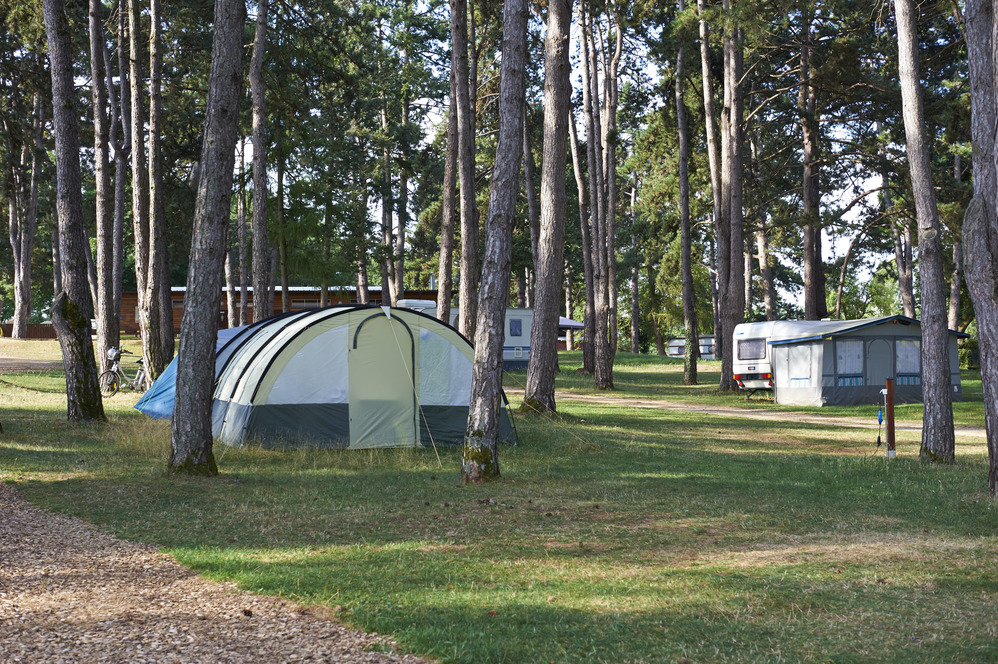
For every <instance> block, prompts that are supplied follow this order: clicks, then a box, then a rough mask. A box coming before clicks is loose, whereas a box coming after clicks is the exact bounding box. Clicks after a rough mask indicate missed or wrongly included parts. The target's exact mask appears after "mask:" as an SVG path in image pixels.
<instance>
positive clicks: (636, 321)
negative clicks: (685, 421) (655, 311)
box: [631, 189, 641, 355]
mask: <svg viewBox="0 0 998 664" xmlns="http://www.w3.org/2000/svg"><path fill="white" fill-rule="evenodd" d="M636 199H637V190H636V189H632V190H631V210H632V211H634V221H635V223H636V222H637V212H636V211H635V207H634V206H635V204H636ZM637 255H638V236H637V235H633V234H632V235H631V256H632V257H633V258H632V261H633V262H632V263H631V352H632V353H634V354H635V355H637V354H638V353H640V352H641V335H640V333H639V328H640V321H641V318H640V316H641V300H640V297H639V294H640V292H639V290H638V283H639V282H638V277H639V276H640V273H639V272H638V262H637Z"/></svg>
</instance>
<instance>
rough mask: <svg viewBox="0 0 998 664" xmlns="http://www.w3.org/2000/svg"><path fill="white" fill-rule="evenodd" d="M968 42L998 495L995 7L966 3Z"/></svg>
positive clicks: (967, 242)
mask: <svg viewBox="0 0 998 664" xmlns="http://www.w3.org/2000/svg"><path fill="white" fill-rule="evenodd" d="M965 18H966V44H967V56H968V57H967V60H968V64H969V70H970V96H971V104H970V129H971V141H972V144H973V170H974V198H973V200H972V201H971V202H970V205H969V206H967V212H966V214H965V215H964V218H963V229H962V232H961V235H962V237H963V268H964V272H965V273H966V276H967V290H968V291H970V299H971V301H972V302H973V305H974V314H975V315H976V318H977V342H978V344H979V345H980V350H981V383H982V385H983V388H984V425H985V430H986V431H987V443H988V489H989V490H990V492H991V494H992V495H998V205H996V203H998V201H996V192H998V174H996V171H995V156H996V153H995V144H994V127H995V121H996V118H998V99H996V97H995V92H996V83H998V81H996V80H995V79H996V74H998V71H996V69H995V59H998V49H996V43H995V41H994V36H993V32H994V30H995V27H996V26H995V16H994V7H993V5H992V3H991V2H987V1H986V0H967V3H966V13H965Z"/></svg>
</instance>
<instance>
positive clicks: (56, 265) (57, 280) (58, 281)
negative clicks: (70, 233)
mask: <svg viewBox="0 0 998 664" xmlns="http://www.w3.org/2000/svg"><path fill="white" fill-rule="evenodd" d="M49 233H50V235H51V237H52V292H53V293H59V292H61V291H62V249H61V248H60V247H59V222H58V220H57V219H54V220H53V221H52V226H51V227H50V228H49Z"/></svg>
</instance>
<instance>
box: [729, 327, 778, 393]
mask: <svg viewBox="0 0 998 664" xmlns="http://www.w3.org/2000/svg"><path fill="white" fill-rule="evenodd" d="M776 323H777V321H762V322H759V323H741V324H739V325H735V331H734V334H733V337H734V339H733V343H734V346H735V353H734V358H733V360H732V363H731V371H732V373H733V374H734V379H735V382H737V383H738V387H739V388H741V389H743V390H751V391H753V392H754V391H755V390H771V389H773V358H772V352H773V351H772V347H771V346H770V345H769V340H770V339H771V337H772V334H773V327H774V326H775V325H776Z"/></svg>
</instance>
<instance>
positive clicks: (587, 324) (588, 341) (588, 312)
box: [568, 113, 596, 374]
mask: <svg viewBox="0 0 998 664" xmlns="http://www.w3.org/2000/svg"><path fill="white" fill-rule="evenodd" d="M576 132H577V130H576V128H575V118H574V116H573V115H572V114H571V113H570V114H569V124H568V138H569V141H570V145H571V150H572V171H573V172H574V173H575V186H576V188H577V189H578V193H579V227H580V232H581V234H582V277H583V281H584V289H583V291H584V295H585V300H584V302H585V304H584V305H583V314H582V370H583V371H584V372H585V373H587V374H593V373H595V371H596V369H595V365H596V353H595V352H594V351H593V338H594V337H595V335H596V314H595V312H594V310H593V300H594V299H595V288H596V285H595V278H594V276H593V252H592V239H591V234H590V223H589V206H588V205H587V204H586V200H587V198H586V183H585V180H584V179H583V177H582V164H581V160H580V158H579V137H578V136H577V135H576Z"/></svg>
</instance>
